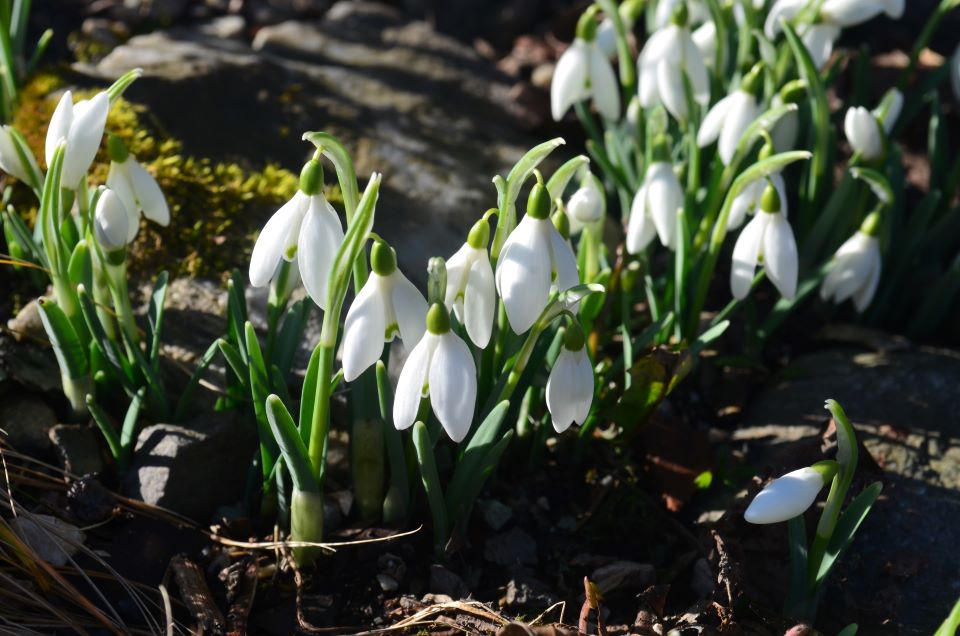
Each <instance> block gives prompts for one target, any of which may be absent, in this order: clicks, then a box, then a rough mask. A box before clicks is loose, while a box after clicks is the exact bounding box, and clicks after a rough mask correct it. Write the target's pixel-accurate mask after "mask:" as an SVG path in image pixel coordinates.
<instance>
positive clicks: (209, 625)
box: [168, 554, 226, 634]
mask: <svg viewBox="0 0 960 636" xmlns="http://www.w3.org/2000/svg"><path fill="white" fill-rule="evenodd" d="M168 572H169V573H172V574H173V578H174V580H175V581H176V582H177V587H178V588H179V589H180V598H181V599H182V600H183V603H184V605H186V606H187V610H189V612H190V615H191V616H192V617H193V619H194V620H195V621H196V622H197V624H198V625H199V626H200V627H201V628H202V629H203V630H206V631H210V632H212V633H214V634H222V633H223V631H224V629H225V628H226V621H225V620H224V618H223V613H222V612H221V611H220V608H219V607H217V604H216V603H215V602H214V600H213V595H212V594H211V593H210V588H209V587H208V586H207V580H206V578H205V577H204V575H203V571H202V570H201V569H200V568H199V567H198V566H197V564H196V563H194V562H193V561H191V560H190V559H189V558H187V557H186V556H185V555H182V554H180V555H177V556H175V557H173V558H172V559H170V568H169V570H168Z"/></svg>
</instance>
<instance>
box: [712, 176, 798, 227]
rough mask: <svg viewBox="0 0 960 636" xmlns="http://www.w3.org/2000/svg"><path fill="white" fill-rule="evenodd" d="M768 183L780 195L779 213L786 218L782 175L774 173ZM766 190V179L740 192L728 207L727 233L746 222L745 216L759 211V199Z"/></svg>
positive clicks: (785, 190) (785, 199)
mask: <svg viewBox="0 0 960 636" xmlns="http://www.w3.org/2000/svg"><path fill="white" fill-rule="evenodd" d="M769 178H770V183H772V184H773V187H774V188H776V189H777V194H779V195H780V211H781V212H782V213H783V215H784V216H787V186H786V184H785V183H784V182H783V175H781V174H780V173H779V172H774V173H772V174H771V175H770V176H769ZM766 188H767V181H766V179H757V180H756V181H753V182H751V183H749V184H747V186H746V187H745V188H744V189H743V190H741V191H740V194H738V195H737V196H736V197H734V199H733V203H732V204H731V205H730V216H728V217H727V231H728V232H729V231H730V230H735V229H737V228H738V227H740V226H741V225H743V222H744V221H745V220H746V218H747V215H748V214H749V215H751V216H752V215H753V214H754V213H756V212H757V210H759V209H760V199H761V198H762V197H763V192H764V190H766Z"/></svg>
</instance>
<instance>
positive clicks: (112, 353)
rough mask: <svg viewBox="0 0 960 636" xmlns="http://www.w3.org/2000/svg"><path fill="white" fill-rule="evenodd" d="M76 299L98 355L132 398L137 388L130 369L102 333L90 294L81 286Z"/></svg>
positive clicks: (111, 341) (113, 345)
mask: <svg viewBox="0 0 960 636" xmlns="http://www.w3.org/2000/svg"><path fill="white" fill-rule="evenodd" d="M77 299H78V300H79V302H80V314H81V315H82V316H83V321H84V322H85V323H86V325H87V329H88V330H89V331H90V335H91V336H92V338H93V342H94V343H95V344H96V347H97V349H99V350H100V353H101V354H103V357H104V359H105V360H106V361H107V362H108V363H109V364H110V366H111V367H112V368H113V371H114V374H115V375H116V377H117V378H118V379H119V380H120V383H121V384H122V385H123V390H124V391H126V393H127V395H129V396H130V397H133V395H134V394H135V393H136V391H137V388H138V387H136V386H135V385H134V383H133V370H132V367H131V366H130V363H129V361H128V360H127V359H126V358H125V357H123V355H122V354H121V353H120V349H119V347H117V343H116V342H114V341H113V340H111V339H110V338H109V337H108V336H107V333H106V331H104V329H103V325H102V324H100V317H99V316H98V315H97V309H96V307H95V306H94V304H93V300H92V299H91V298H90V292H88V291H87V289H86V288H85V287H84V286H83V285H79V286H78V287H77Z"/></svg>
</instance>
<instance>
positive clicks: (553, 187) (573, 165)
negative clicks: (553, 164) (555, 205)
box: [547, 155, 590, 202]
mask: <svg viewBox="0 0 960 636" xmlns="http://www.w3.org/2000/svg"><path fill="white" fill-rule="evenodd" d="M589 166H590V159H589V158H587V156H586V155H577V156H576V157H574V158H573V159H570V160H569V161H567V162H566V163H564V164H563V165H562V166H560V167H559V168H557V169H556V171H554V173H553V174H552V175H550V178H549V179H548V180H547V192H549V193H550V201H551V202H553V201H556V200H557V199H558V198H561V197H562V196H563V192H564V191H565V190H566V189H567V185H568V184H569V183H570V180H571V179H573V178H574V177H575V176H576V175H577V173H578V172H579V171H581V170H586V169H588V168H589Z"/></svg>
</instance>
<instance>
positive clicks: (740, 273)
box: [730, 184, 799, 300]
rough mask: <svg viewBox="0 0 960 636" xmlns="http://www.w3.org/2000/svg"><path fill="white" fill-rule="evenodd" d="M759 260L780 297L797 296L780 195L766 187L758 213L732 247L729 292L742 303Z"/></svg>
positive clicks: (791, 241)
mask: <svg viewBox="0 0 960 636" xmlns="http://www.w3.org/2000/svg"><path fill="white" fill-rule="evenodd" d="M761 260H762V261H763V269H764V271H765V272H766V275H767V278H769V279H770V282H771V283H773V285H774V286H775V287H776V288H777V290H778V291H779V292H780V294H781V295H782V296H783V297H784V298H788V299H790V298H793V297H794V296H795V295H796V293H797V270H798V267H799V262H798V261H799V258H798V256H797V241H796V239H795V238H794V236H793V229H792V228H791V227H790V223H789V222H788V221H787V217H786V214H784V213H783V212H782V211H781V206H780V195H779V194H778V193H777V190H776V188H774V187H773V186H772V185H770V184H768V185H767V187H766V189H765V190H764V192H763V196H762V197H761V199H760V212H758V213H757V214H756V216H754V217H753V219H752V220H751V221H750V222H749V223H747V226H746V227H745V228H743V231H742V232H740V236H738V237H737V242H736V244H735V245H734V246H733V265H732V266H731V268H730V290H731V292H732V293H733V297H734V298H736V299H738V300H742V299H744V298H746V297H747V294H749V293H750V288H751V287H752V286H753V277H754V274H755V273H756V270H757V265H758V264H760V262H761Z"/></svg>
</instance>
